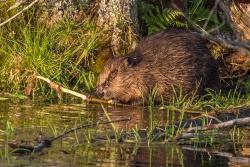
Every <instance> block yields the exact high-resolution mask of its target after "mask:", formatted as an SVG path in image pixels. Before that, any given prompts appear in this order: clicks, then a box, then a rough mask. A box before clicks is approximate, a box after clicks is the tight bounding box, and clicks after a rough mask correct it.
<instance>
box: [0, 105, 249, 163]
mask: <svg viewBox="0 0 250 167" xmlns="http://www.w3.org/2000/svg"><path fill="white" fill-rule="evenodd" d="M105 109H106V110H107V112H108V114H109V117H110V119H111V120H117V119H123V118H131V121H129V122H120V123H115V125H116V127H117V129H119V130H123V131H131V130H132V129H145V128H149V127H150V126H152V124H154V126H158V125H159V126H160V125H164V123H166V121H173V119H178V118H179V117H180V114H179V113H177V112H169V111H168V112H167V111H165V110H159V109H157V108H155V109H152V110H150V111H149V110H148V109H147V108H142V107H115V106H105ZM170 118H171V119H172V120H171V119H170ZM105 120H107V117H106V116H105V114H104V112H103V109H102V107H101V106H100V105H99V104H85V103H81V104H73V103H70V104H44V103H37V102H26V101H25V102H24V101H23V102H12V101H8V100H7V101H0V130H1V131H0V150H1V153H0V158H1V161H0V166H188V167H191V166H250V138H249V137H250V135H249V132H250V130H249V129H247V128H244V129H236V130H237V133H234V134H238V135H237V136H233V137H232V136H230V134H233V133H232V130H226V131H223V132H222V133H224V136H225V138H219V139H216V140H218V141H219V142H218V141H217V142H214V144H210V143H206V142H200V143H199V142H190V143H189V142H185V143H181V144H180V143H166V142H162V141H161V142H160V141H159V142H152V143H148V142H147V141H141V142H136V141H134V140H131V141H129V140H128V141H126V142H121V143H119V142H118V143H117V142H115V141H114V140H105V141H104V140H95V142H93V141H92V140H91V139H92V137H93V135H90V134H95V135H96V136H105V135H107V132H113V129H112V127H111V125H110V124H106V125H99V126H97V127H94V128H86V129H81V130H79V131H77V132H75V133H71V134H70V135H67V136H65V137H64V138H63V139H60V140H58V141H55V142H53V144H52V147H50V148H48V149H45V150H43V152H41V153H36V154H31V155H19V154H13V153H11V148H9V147H8V145H7V143H8V142H10V141H13V140H17V141H20V140H25V141H31V142H34V140H35V139H36V138H37V137H39V136H41V135H42V136H47V137H49V136H56V135H58V134H61V133H63V132H64V131H66V130H68V129H70V128H72V127H75V126H77V125H80V124H87V123H93V122H98V121H99V122H100V121H105ZM7 125H9V127H12V128H13V129H14V130H13V133H11V134H9V135H7V134H6V133H5V132H6V127H7Z"/></svg>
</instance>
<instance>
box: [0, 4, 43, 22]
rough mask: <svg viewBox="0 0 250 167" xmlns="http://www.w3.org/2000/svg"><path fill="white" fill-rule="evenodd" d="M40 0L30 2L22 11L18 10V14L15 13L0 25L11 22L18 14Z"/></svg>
mask: <svg viewBox="0 0 250 167" xmlns="http://www.w3.org/2000/svg"><path fill="white" fill-rule="evenodd" d="M38 1H39V0H34V1H33V2H32V3H30V4H29V5H28V6H26V7H25V8H23V9H22V10H21V11H20V12H18V13H17V14H15V15H14V16H12V17H11V18H9V19H8V20H6V21H4V22H2V23H0V27H1V26H3V25H5V24H7V23H8V22H10V21H11V20H13V19H15V18H16V17H17V16H19V15H20V14H22V13H23V12H24V11H25V10H28V9H29V8H31V7H32V6H33V5H34V4H35V3H37V2H38Z"/></svg>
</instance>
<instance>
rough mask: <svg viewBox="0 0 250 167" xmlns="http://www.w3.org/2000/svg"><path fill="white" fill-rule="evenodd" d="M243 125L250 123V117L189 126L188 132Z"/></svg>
mask: <svg viewBox="0 0 250 167" xmlns="http://www.w3.org/2000/svg"><path fill="white" fill-rule="evenodd" d="M235 125H238V126H242V125H250V117H245V118H238V119H233V120H230V121H226V122H222V123H218V124H211V125H207V126H199V127H193V128H189V129H188V130H187V131H185V132H186V133H192V132H196V131H205V130H212V129H223V128H230V127H232V126H235Z"/></svg>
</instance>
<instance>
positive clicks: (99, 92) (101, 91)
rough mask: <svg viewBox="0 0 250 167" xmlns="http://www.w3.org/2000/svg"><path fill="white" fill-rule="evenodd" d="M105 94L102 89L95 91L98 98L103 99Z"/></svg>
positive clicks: (105, 91)
mask: <svg viewBox="0 0 250 167" xmlns="http://www.w3.org/2000/svg"><path fill="white" fill-rule="evenodd" d="M106 93H107V90H105V89H104V88H103V87H98V88H97V89H96V94H97V96H99V97H103V96H104V95H105V94H106Z"/></svg>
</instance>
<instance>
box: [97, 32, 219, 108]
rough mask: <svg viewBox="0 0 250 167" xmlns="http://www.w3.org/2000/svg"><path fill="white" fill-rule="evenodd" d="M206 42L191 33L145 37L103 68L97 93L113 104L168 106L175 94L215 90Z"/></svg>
mask: <svg viewBox="0 0 250 167" xmlns="http://www.w3.org/2000/svg"><path fill="white" fill-rule="evenodd" d="M207 44H208V41H207V40H206V39H204V38H202V36H201V35H200V34H199V33H197V32H194V31H191V30H182V29H174V28H172V29H168V30H164V31H161V32H159V33H156V34H154V35H151V36H148V37H146V38H145V39H144V40H142V41H141V42H140V43H139V44H138V47H137V48H135V49H134V50H133V51H132V52H130V53H129V54H127V55H126V56H123V57H112V58H110V59H109V60H108V61H107V62H106V64H105V65H104V68H103V71H102V72H101V73H100V75H99V79H98V81H97V89H96V93H97V95H99V97H102V98H103V99H105V100H112V102H114V103H126V104H134V105H139V104H148V102H149V100H148V97H149V96H150V94H152V92H154V96H153V97H154V102H155V103H161V102H162V101H164V102H169V101H170V100H171V98H172V97H173V96H174V94H175V93H176V90H179V92H180V91H181V93H182V94H184V95H193V94H195V95H203V94H204V92H205V89H206V88H210V89H217V88H218V85H219V72H218V66H217V64H216V61H215V60H214V58H213V57H212V55H211V53H210V51H209V49H208V48H207Z"/></svg>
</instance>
